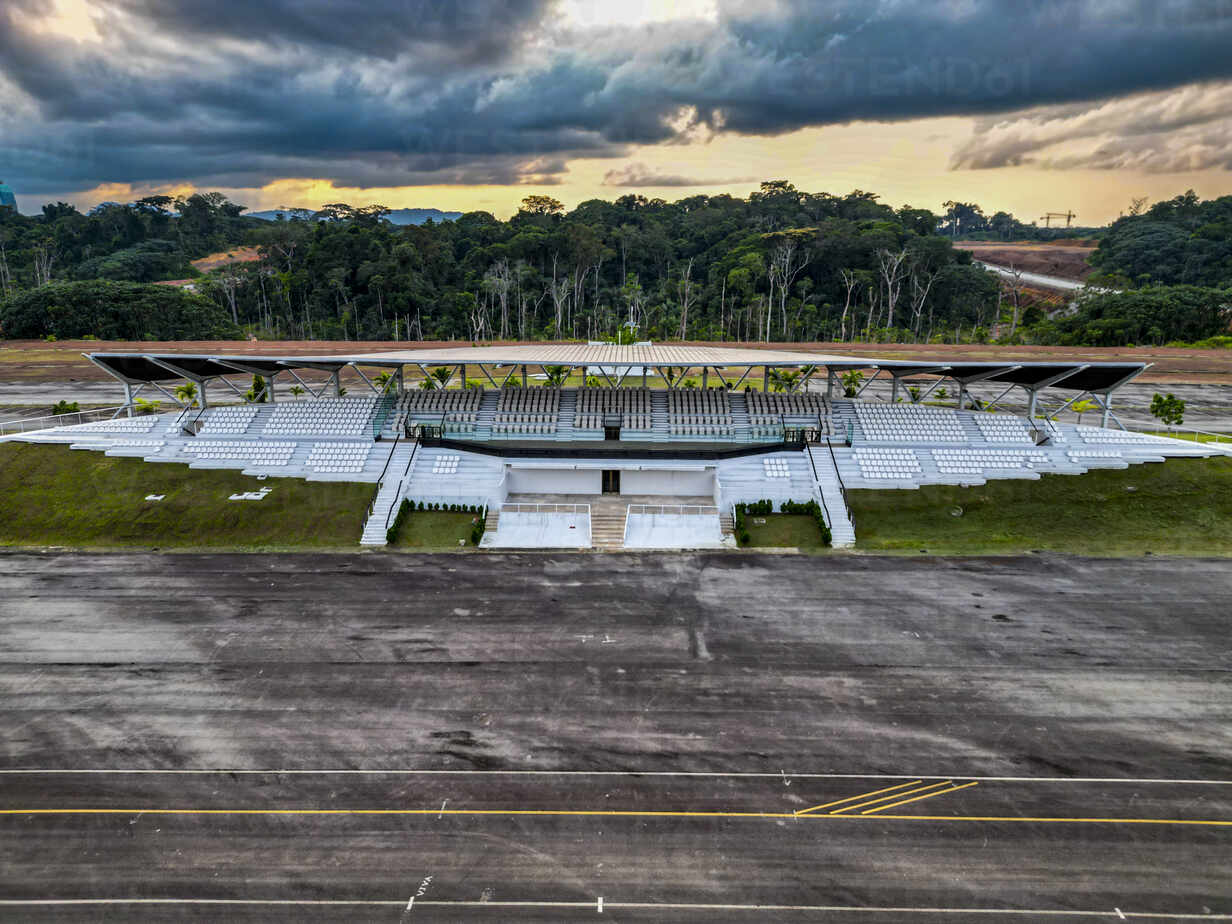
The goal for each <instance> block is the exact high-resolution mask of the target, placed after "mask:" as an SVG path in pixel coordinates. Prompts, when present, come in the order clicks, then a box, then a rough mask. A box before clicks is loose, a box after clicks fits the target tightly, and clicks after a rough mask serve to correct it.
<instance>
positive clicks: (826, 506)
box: [804, 443, 838, 529]
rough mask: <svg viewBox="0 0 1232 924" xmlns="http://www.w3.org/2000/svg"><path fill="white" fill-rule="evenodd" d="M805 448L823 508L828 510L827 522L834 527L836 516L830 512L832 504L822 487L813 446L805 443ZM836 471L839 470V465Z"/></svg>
mask: <svg viewBox="0 0 1232 924" xmlns="http://www.w3.org/2000/svg"><path fill="white" fill-rule="evenodd" d="M804 450H805V452H807V453H808V457H809V465H811V466H812V467H813V484H815V485H817V496H818V497H820V498H821V509H822V510H824V511H825V512H826V524H827V525H828V526H829V527H830V528H831V529H833V528H834V517H833V516H832V515H831V514H830V505H829V504H827V503H826V492H825V491H823V490H822V489H821V479H819V478H818V477H817V462H816V460H815V459H814V458H813V447H811V446H810V445H809V444H808V443H805V444H804ZM835 471H838V469H837V467H836V468H835Z"/></svg>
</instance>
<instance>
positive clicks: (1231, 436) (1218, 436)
mask: <svg viewBox="0 0 1232 924" xmlns="http://www.w3.org/2000/svg"><path fill="white" fill-rule="evenodd" d="M1128 422H1129V423H1131V424H1133V425H1134V426H1136V427H1155V428H1156V429H1155V430H1128V431H1127V432H1129V433H1143V434H1145V435H1147V436H1155V435H1157V434H1158V427H1159V425H1158V424H1151V423H1147V422H1146V421H1143V420H1130V421H1128ZM1163 426H1164V427H1166V428H1167V429H1168V430H1183V431H1185V432H1186V433H1196V434H1198V435H1200V436H1213V437H1214V438H1215V439H1214V440H1212V441H1210V442H1207V443H1199V442H1198V441H1197V440H1194V444H1195V445H1199V446H1210V445H1212V444H1214V446H1215V447H1216V448H1217V449H1223V448H1224V447H1223V446H1221V445H1220V443H1219V441H1220V440H1228V441H1229V442H1232V433H1215V432H1213V431H1211V430H1199V429H1198V428H1197V427H1186V426H1183V425H1181V424H1173V425H1172V426H1168V425H1167V424H1164V425H1163Z"/></svg>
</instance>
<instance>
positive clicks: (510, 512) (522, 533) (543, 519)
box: [482, 504, 591, 549]
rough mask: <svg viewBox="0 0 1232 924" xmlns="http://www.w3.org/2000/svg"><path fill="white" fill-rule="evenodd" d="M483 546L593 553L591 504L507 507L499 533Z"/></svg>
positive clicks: (503, 509)
mask: <svg viewBox="0 0 1232 924" xmlns="http://www.w3.org/2000/svg"><path fill="white" fill-rule="evenodd" d="M482 545H483V547H484V548H489V549H589V548H590V547H591V541H590V507H589V505H587V504H505V505H504V506H502V507H501V509H500V517H499V518H498V519H497V522H496V532H494V533H487V534H485V535H484V537H483V541H482Z"/></svg>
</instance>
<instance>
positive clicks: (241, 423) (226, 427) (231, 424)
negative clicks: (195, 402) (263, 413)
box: [199, 405, 257, 436]
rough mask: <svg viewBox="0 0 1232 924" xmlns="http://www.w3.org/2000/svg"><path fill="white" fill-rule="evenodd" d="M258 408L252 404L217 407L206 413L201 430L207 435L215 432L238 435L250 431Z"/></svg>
mask: <svg viewBox="0 0 1232 924" xmlns="http://www.w3.org/2000/svg"><path fill="white" fill-rule="evenodd" d="M256 416H257V409H256V408H255V407H253V406H252V405H242V406H240V407H216V408H213V409H211V410H210V412H209V414H207V415H206V417H205V420H204V422H203V423H202V425H201V430H200V431H199V432H200V433H202V434H205V435H206V436H213V435H215V434H226V435H229V436H230V435H237V434H240V433H245V432H247V431H248V427H249V425H250V424H252V421H253V418H254V417H256Z"/></svg>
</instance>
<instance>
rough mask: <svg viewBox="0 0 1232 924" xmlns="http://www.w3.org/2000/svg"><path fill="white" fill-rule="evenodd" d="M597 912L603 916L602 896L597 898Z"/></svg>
mask: <svg viewBox="0 0 1232 924" xmlns="http://www.w3.org/2000/svg"><path fill="white" fill-rule="evenodd" d="M598 910H599V913H600V914H603V896H602V895H600V896H599V903H598Z"/></svg>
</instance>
